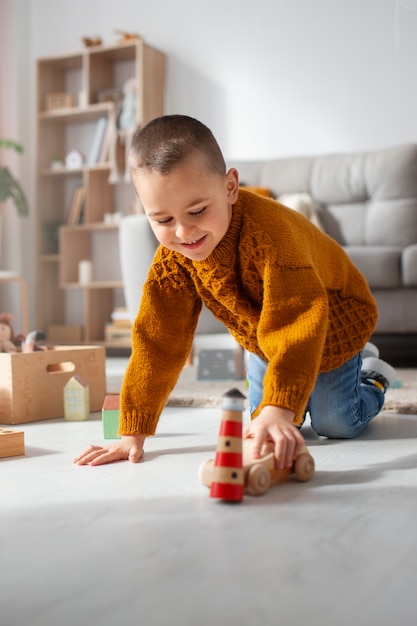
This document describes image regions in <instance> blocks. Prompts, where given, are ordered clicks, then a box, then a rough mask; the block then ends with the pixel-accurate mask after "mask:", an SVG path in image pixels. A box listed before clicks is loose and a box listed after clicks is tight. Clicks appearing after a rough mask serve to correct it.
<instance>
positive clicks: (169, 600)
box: [0, 408, 417, 626]
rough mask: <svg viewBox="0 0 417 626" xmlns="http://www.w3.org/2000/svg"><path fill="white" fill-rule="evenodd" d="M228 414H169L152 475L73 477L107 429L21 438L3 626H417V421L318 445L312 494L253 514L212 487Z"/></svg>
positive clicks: (4, 499) (12, 474)
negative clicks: (209, 469)
mask: <svg viewBox="0 0 417 626" xmlns="http://www.w3.org/2000/svg"><path fill="white" fill-rule="evenodd" d="M219 418H220V413H219V411H218V410H216V409H199V410H194V409H173V408H171V409H167V410H165V412H164V413H163V416H162V418H161V422H160V427H159V430H158V434H157V435H156V436H155V437H154V438H152V439H150V440H148V442H147V453H146V458H145V461H144V462H141V463H139V464H137V465H132V464H129V463H127V462H122V463H117V464H113V465H108V466H103V467H98V468H90V467H78V466H75V465H73V464H72V462H71V460H72V458H73V456H74V455H75V454H76V453H78V452H79V451H80V450H81V449H82V448H83V447H84V446H85V445H86V444H88V443H90V442H91V443H98V444H100V443H101V442H102V431H101V422H100V419H101V416H100V414H99V413H96V414H93V415H92V416H91V419H90V420H89V421H87V422H73V423H71V422H65V421H64V420H61V419H59V420H50V421H46V422H38V423H34V424H26V425H22V427H21V428H22V429H23V430H24V432H25V439H26V455H25V456H24V457H16V458H12V459H1V460H0V529H1V533H0V624H1V626H26V625H27V626H70V625H71V626H73V625H74V624H77V625H79V626H87V625H88V626H90V625H91V626H96V625H100V626H110V625H113V624H122V623H123V624H137V625H139V624H149V625H151V626H160V625H161V626H162V625H164V626H165V625H167V626H168V625H170V626H171V625H177V624H178V625H180V624H183V625H187V626H188V625H189V626H214V625H215V624H218V625H220V626H226V625H227V626H235V625H236V626H255V625H257V624H262V625H264V626H265V625H266V626H269V625H270V626H273V625H274V626H275V625H277V624H279V625H281V626H304V625H305V624H307V625H312V626H352V625H357V626H393V625H395V626H415V624H416V623H417V595H416V590H417V497H416V494H417V471H416V470H417V416H412V415H407V416H406V415H394V414H389V413H384V414H382V415H381V416H380V417H378V418H377V419H376V420H375V421H374V422H373V424H372V425H371V426H370V427H369V429H368V431H367V432H366V434H364V435H363V436H361V437H360V438H358V439H357V440H354V441H327V440H324V439H319V438H317V437H316V436H315V435H314V433H313V432H312V430H311V429H310V427H309V426H307V427H305V428H304V429H303V432H304V434H305V438H306V441H307V445H308V446H309V448H310V451H311V453H312V454H313V456H314V458H315V461H316V468H317V471H316V474H315V477H314V478H313V480H312V481H311V482H310V483H304V484H301V483H298V482H296V481H295V480H291V479H290V480H289V481H287V482H286V483H285V484H281V485H275V486H273V487H271V489H270V491H269V492H268V493H267V494H265V495H264V496H261V497H258V498H255V497H250V496H247V497H245V499H244V501H243V502H242V503H239V504H227V503H222V502H219V501H217V500H213V499H210V497H209V494H208V491H207V490H206V489H205V488H204V487H202V486H201V485H200V484H199V482H198V479H197V473H198V468H199V465H200V463H201V462H202V461H203V460H205V459H207V458H210V457H213V455H214V450H215V446H216V442H217V432H218V427H219Z"/></svg>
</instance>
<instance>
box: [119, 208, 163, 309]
mask: <svg viewBox="0 0 417 626" xmlns="http://www.w3.org/2000/svg"><path fill="white" fill-rule="evenodd" d="M157 247H158V242H157V240H156V238H155V235H154V234H153V232H152V229H151V227H150V225H149V222H148V219H147V217H146V215H142V214H140V215H127V216H126V217H124V218H123V219H122V220H121V222H120V228H119V250H120V270H121V274H122V281H123V291H124V297H125V303H126V308H127V310H128V312H129V315H130V318H131V320H132V321H133V320H134V319H135V318H136V315H137V312H138V309H139V303H140V300H141V297H142V288H143V285H144V283H145V281H146V278H147V276H148V271H149V267H150V265H151V263H152V259H153V257H154V254H155V251H156V249H157Z"/></svg>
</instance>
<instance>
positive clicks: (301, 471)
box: [294, 453, 314, 482]
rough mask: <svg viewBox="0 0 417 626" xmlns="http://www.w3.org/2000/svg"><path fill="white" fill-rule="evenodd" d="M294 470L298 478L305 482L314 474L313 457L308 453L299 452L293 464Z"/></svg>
mask: <svg viewBox="0 0 417 626" xmlns="http://www.w3.org/2000/svg"><path fill="white" fill-rule="evenodd" d="M294 472H295V475H296V476H297V478H298V480H300V481H301V482H307V481H308V480H310V478H312V476H313V474H314V459H313V457H312V456H311V455H310V454H306V453H303V454H300V456H299V457H298V458H297V460H296V461H295V464H294Z"/></svg>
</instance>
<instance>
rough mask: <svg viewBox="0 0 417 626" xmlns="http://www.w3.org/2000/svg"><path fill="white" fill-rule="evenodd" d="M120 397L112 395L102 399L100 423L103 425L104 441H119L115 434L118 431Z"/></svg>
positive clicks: (118, 436)
mask: <svg viewBox="0 0 417 626" xmlns="http://www.w3.org/2000/svg"><path fill="white" fill-rule="evenodd" d="M119 403H120V396H119V394H116V393H112V394H109V395H107V396H106V397H105V398H104V403H103V408H102V410H101V421H102V423H103V437H104V439H120V435H118V434H117V431H118V429H119V413H120V408H119V407H120V404H119Z"/></svg>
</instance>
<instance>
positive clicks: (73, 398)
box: [64, 376, 90, 422]
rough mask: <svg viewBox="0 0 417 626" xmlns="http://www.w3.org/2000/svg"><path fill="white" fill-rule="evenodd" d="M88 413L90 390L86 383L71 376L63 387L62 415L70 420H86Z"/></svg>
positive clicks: (77, 377)
mask: <svg viewBox="0 0 417 626" xmlns="http://www.w3.org/2000/svg"><path fill="white" fill-rule="evenodd" d="M89 414H90V392H89V388H88V385H87V383H86V382H85V381H84V380H83V379H82V378H80V377H79V376H73V377H72V378H70V379H69V381H68V382H67V384H66V385H65V387H64V417H65V419H66V420H69V421H71V422H81V421H83V420H87V419H88V416H89Z"/></svg>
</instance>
